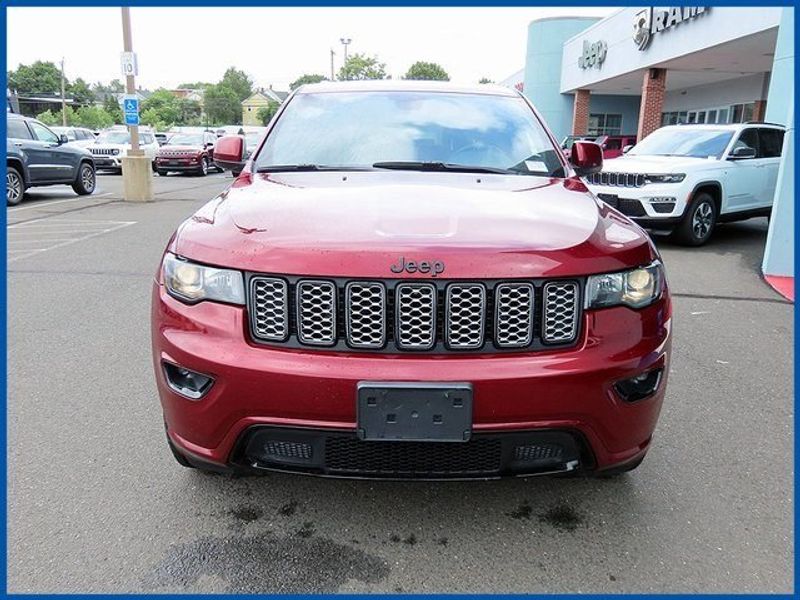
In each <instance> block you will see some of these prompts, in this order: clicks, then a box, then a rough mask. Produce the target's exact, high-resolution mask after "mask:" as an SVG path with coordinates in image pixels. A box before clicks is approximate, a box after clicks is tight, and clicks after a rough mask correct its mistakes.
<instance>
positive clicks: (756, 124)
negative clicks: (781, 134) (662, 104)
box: [661, 121, 786, 131]
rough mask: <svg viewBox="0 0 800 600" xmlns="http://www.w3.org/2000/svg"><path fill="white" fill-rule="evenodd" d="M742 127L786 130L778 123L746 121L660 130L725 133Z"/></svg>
mask: <svg viewBox="0 0 800 600" xmlns="http://www.w3.org/2000/svg"><path fill="white" fill-rule="evenodd" d="M743 127H774V128H776V129H786V128H785V127H784V126H783V125H779V124H778V123H764V122H760V121H747V122H745V123H719V124H716V125H715V124H713V123H710V124H704V123H683V124H680V125H664V126H663V127H661V129H701V130H702V129H717V130H719V129H723V130H727V131H739V130H740V129H742V128H743Z"/></svg>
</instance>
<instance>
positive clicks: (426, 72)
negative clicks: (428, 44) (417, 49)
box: [403, 60, 450, 81]
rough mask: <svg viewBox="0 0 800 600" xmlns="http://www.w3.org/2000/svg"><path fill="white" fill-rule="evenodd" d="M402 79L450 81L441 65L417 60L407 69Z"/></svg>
mask: <svg viewBox="0 0 800 600" xmlns="http://www.w3.org/2000/svg"><path fill="white" fill-rule="evenodd" d="M403 79H417V80H431V81H450V76H449V75H448V74H447V71H445V70H444V69H443V68H442V66H441V65H438V64H436V63H432V62H425V61H422V60H418V61H417V62H415V63H414V64H413V65H411V66H410V67H409V68H408V71H407V72H406V74H405V76H404V77H403Z"/></svg>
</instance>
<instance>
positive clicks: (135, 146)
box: [122, 6, 144, 156]
mask: <svg viewBox="0 0 800 600" xmlns="http://www.w3.org/2000/svg"><path fill="white" fill-rule="evenodd" d="M122 49H123V50H124V51H125V52H133V39H132V36H131V9H130V7H128V6H123V7H122ZM125 91H126V92H127V93H128V94H132V95H133V94H136V82H135V80H134V76H133V75H127V76H126V77H125ZM128 131H130V132H131V151H130V155H131V156H144V153H143V152H142V151H141V150H140V149H139V126H138V125H131V126H130V127H128Z"/></svg>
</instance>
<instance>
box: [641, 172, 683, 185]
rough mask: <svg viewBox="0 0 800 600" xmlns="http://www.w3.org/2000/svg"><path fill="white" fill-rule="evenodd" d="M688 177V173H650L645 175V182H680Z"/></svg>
mask: <svg viewBox="0 0 800 600" xmlns="http://www.w3.org/2000/svg"><path fill="white" fill-rule="evenodd" d="M684 179H686V173H664V174H659V175H656V174H653V173H648V174H647V175H645V176H644V181H645V183H680V182H681V181H683V180H684Z"/></svg>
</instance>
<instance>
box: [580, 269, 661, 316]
mask: <svg viewBox="0 0 800 600" xmlns="http://www.w3.org/2000/svg"><path fill="white" fill-rule="evenodd" d="M663 284H664V267H663V266H662V265H661V263H660V262H658V261H656V262H654V263H653V264H651V265H649V266H647V267H639V268H638V269H633V270H632V271H624V272H622V273H608V274H606V275H592V276H590V277H589V280H588V281H587V283H586V308H603V307H605V306H619V305H625V306H630V307H631V308H643V307H645V306H648V305H650V304H652V303H653V302H655V301H656V300H657V299H658V297H659V296H660V295H661V290H662V288H663Z"/></svg>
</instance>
